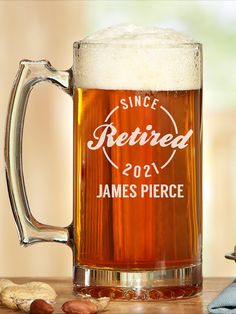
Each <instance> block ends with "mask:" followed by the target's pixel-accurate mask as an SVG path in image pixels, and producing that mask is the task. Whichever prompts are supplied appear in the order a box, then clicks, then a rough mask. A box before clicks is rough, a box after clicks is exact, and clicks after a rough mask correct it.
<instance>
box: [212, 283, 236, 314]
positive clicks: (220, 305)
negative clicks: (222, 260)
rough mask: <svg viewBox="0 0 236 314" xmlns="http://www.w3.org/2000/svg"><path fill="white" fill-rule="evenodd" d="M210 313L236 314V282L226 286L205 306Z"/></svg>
mask: <svg viewBox="0 0 236 314" xmlns="http://www.w3.org/2000/svg"><path fill="white" fill-rule="evenodd" d="M207 309H208V312H209V313H212V314H226V313H227V314H236V282H235V281H234V282H232V283H231V284H230V285H229V286H228V287H226V288H225V289H224V290H223V291H222V292H221V293H220V294H219V295H218V296H217V297H216V298H215V299H214V300H213V301H212V302H211V303H210V304H209V305H208V307H207Z"/></svg>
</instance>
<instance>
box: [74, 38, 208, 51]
mask: <svg viewBox="0 0 236 314" xmlns="http://www.w3.org/2000/svg"><path fill="white" fill-rule="evenodd" d="M81 45H86V46H90V45H91V46H99V47H100V46H107V47H113V46H114V47H117V46H120V47H124V48H127V47H135V46H136V47H137V46H138V47H145V48H155V49H157V50H159V49H174V48H186V47H192V48H196V47H198V48H202V46H203V44H202V43H200V42H187V43H184V42H182V43H177V44H176V43H174V44H173V43H169V44H168V43H163V44H161V43H153V44H150V43H148V44H146V43H144V42H141V41H140V42H135V41H134V42H125V41H124V42H99V41H86V40H83V39H81V40H79V41H75V42H74V43H73V48H74V49H79V48H80V46H81Z"/></svg>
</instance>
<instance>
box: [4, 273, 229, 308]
mask: <svg viewBox="0 0 236 314" xmlns="http://www.w3.org/2000/svg"><path fill="white" fill-rule="evenodd" d="M11 280H12V281H14V282H17V283H24V282H26V281H35V280H37V281H45V282H47V283H49V284H50V285H51V286H52V287H53V288H54V289H55V290H56V292H57V294H58V298H57V304H56V305H55V312H54V313H55V314H59V313H60V314H61V313H63V312H62V311H61V310H60V308H61V305H62V304H63V303H64V302H65V301H67V300H68V299H72V298H74V296H73V294H72V282H71V280H70V279H52V278H50V279H49V278H12V279H11ZM232 281H233V279H232V278H206V279H205V280H204V285H203V292H202V295H201V296H198V297H195V298H190V299H185V300H179V301H165V302H164V301H158V302H118V301H115V302H110V304H109V306H108V308H107V310H106V311H105V312H104V313H106V314H133V313H137V314H143V313H148V314H152V313H155V314H167V313H168V314H202V313H208V312H207V308H206V307H207V304H208V303H209V302H210V301H212V300H213V298H215V297H216V295H217V294H218V293H219V292H220V291H222V290H223V288H225V287H226V286H227V285H228V284H229V283H230V282H232ZM0 313H1V314H5V313H14V314H16V313H18V312H16V311H12V310H9V309H6V308H4V307H0ZM19 313H20V312H19Z"/></svg>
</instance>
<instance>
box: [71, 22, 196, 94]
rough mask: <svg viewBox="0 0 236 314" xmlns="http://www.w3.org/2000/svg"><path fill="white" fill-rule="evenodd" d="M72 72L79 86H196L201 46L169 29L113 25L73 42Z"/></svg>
mask: <svg viewBox="0 0 236 314" xmlns="http://www.w3.org/2000/svg"><path fill="white" fill-rule="evenodd" d="M74 73H75V84H76V86H78V87H81V88H94V89H123V90H153V91H161V90H163V91H166V90H191V89H199V88H200V87H201V51H200V46H199V44H197V43H196V42H195V41H193V40H192V39H190V38H188V37H186V36H184V35H182V34H180V33H178V32H176V31H174V30H171V29H161V28H157V27H140V26H135V25H119V26H115V27H109V28H107V29H104V30H101V31H98V32H96V33H95V34H93V35H91V36H88V37H86V38H85V39H84V40H82V41H80V42H79V43H75V45H74Z"/></svg>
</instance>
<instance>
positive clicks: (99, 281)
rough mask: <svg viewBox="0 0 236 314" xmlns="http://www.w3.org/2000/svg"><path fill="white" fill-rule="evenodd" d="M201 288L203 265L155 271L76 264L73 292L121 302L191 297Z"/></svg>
mask: <svg viewBox="0 0 236 314" xmlns="http://www.w3.org/2000/svg"><path fill="white" fill-rule="evenodd" d="M201 290H202V265H201V264H197V265H191V266H184V267H181V268H180V267H178V268H169V269H161V270H153V271H117V270H104V269H92V268H82V267H78V266H75V267H74V293H75V294H76V295H77V294H87V295H88V294H89V295H91V296H92V297H95V298H100V297H110V298H111V300H120V301H122V300H123V301H132V300H133V301H156V300H176V299H182V298H190V297H193V296H196V295H198V294H199V293H200V292H201Z"/></svg>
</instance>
